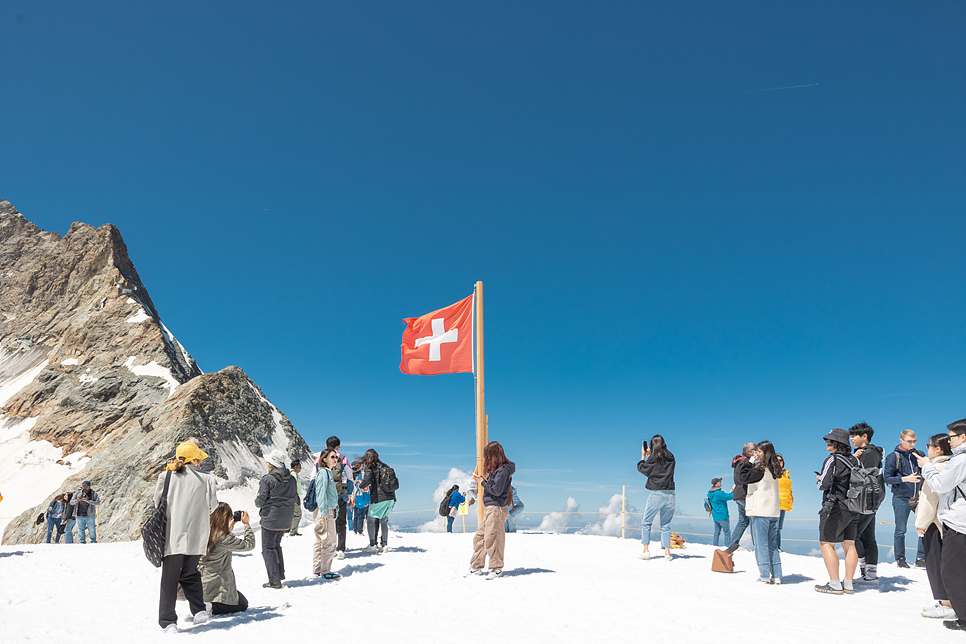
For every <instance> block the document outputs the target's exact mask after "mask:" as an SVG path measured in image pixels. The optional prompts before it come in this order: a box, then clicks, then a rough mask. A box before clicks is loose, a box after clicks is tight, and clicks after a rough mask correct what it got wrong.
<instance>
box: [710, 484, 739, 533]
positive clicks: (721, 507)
mask: <svg viewBox="0 0 966 644" xmlns="http://www.w3.org/2000/svg"><path fill="white" fill-rule="evenodd" d="M733 498H734V495H733V494H731V493H730V492H722V491H721V479H719V478H713V479H711V489H710V490H708V503H709V504H710V505H711V520H712V521H714V547H715V548H717V547H718V536H719V535H721V537H722V539H721V545H723V546H728V545H731V515H730V514H729V513H728V501H731V500H732V499H733Z"/></svg>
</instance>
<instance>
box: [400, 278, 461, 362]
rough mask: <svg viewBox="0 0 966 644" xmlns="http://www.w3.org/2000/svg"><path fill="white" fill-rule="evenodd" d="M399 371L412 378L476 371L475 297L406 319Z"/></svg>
mask: <svg viewBox="0 0 966 644" xmlns="http://www.w3.org/2000/svg"><path fill="white" fill-rule="evenodd" d="M403 322H405V323H406V330H405V331H403V336H402V362H400V363H399V370H400V371H402V372H403V373H408V374H411V375H423V376H431V375H435V374H438V373H472V372H473V296H472V295H470V296H469V297H468V298H466V299H464V300H460V301H459V302H457V303H456V304H452V305H450V306H447V307H446V308H442V309H440V310H438V311H433V312H432V313H427V314H426V315H423V316H420V317H418V318H406V319H405V320H403Z"/></svg>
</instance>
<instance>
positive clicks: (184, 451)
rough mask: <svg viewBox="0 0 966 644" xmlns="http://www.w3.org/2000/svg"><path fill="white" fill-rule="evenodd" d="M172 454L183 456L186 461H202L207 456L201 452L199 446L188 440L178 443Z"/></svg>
mask: <svg viewBox="0 0 966 644" xmlns="http://www.w3.org/2000/svg"><path fill="white" fill-rule="evenodd" d="M174 454H175V456H177V457H178V458H183V459H184V460H186V461H193V460H195V459H198V460H199V461H203V460H205V459H206V458H208V455H207V454H205V453H204V452H202V451H201V448H200V447H198V446H197V445H195V444H194V443H192V442H190V441H185V442H183V443H181V444H180V445H178V449H177V451H175V453H174Z"/></svg>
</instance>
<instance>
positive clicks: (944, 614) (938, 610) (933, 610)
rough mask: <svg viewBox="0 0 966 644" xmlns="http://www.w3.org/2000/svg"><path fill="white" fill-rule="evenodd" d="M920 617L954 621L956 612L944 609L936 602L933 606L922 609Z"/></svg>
mask: <svg viewBox="0 0 966 644" xmlns="http://www.w3.org/2000/svg"><path fill="white" fill-rule="evenodd" d="M920 615H922V616H923V617H929V618H932V619H956V611H954V610H953V609H952V608H946V607H945V606H943V605H942V604H940V603H939V602H936V604H935V605H933V606H927V607H925V608H923V609H922V613H920Z"/></svg>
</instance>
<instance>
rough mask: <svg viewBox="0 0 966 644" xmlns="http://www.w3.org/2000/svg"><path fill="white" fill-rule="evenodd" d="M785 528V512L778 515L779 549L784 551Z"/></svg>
mask: <svg viewBox="0 0 966 644" xmlns="http://www.w3.org/2000/svg"><path fill="white" fill-rule="evenodd" d="M784 527H785V511H784V510H782V511H781V512H780V513H779V514H778V549H779V550H781V549H782V528H784Z"/></svg>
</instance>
